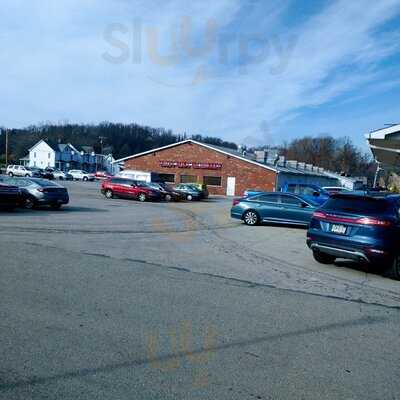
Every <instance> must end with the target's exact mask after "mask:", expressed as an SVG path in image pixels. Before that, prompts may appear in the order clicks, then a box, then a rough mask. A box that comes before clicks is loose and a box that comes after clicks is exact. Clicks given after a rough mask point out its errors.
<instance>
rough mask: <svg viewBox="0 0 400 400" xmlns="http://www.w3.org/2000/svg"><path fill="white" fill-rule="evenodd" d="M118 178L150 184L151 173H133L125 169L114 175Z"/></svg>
mask: <svg viewBox="0 0 400 400" xmlns="http://www.w3.org/2000/svg"><path fill="white" fill-rule="evenodd" d="M116 176H117V177H119V178H127V179H133V180H135V181H143V182H151V172H144V171H134V170H132V169H125V170H123V171H121V172H119V173H118V175H116Z"/></svg>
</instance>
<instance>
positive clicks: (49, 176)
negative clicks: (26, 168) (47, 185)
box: [30, 167, 54, 180]
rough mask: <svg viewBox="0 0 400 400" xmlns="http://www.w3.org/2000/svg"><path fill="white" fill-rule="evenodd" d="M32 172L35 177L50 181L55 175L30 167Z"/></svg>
mask: <svg viewBox="0 0 400 400" xmlns="http://www.w3.org/2000/svg"><path fill="white" fill-rule="evenodd" d="M30 170H31V171H33V172H34V173H35V175H36V176H37V177H39V178H43V179H49V180H52V179H54V175H53V173H52V172H50V171H48V170H46V169H41V168H36V167H30Z"/></svg>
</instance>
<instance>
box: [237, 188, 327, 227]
mask: <svg viewBox="0 0 400 400" xmlns="http://www.w3.org/2000/svg"><path fill="white" fill-rule="evenodd" d="M318 207H319V204H318V203H316V202H313V201H311V200H308V199H307V200H305V199H304V198H303V197H302V196H300V195H294V194H290V193H280V192H265V193H261V194H258V195H255V196H250V197H246V198H241V199H235V200H234V201H233V206H232V209H231V217H232V218H237V219H241V220H243V221H244V223H245V224H246V225H257V224H260V223H262V222H269V223H278V224H293V225H301V226H308V225H309V223H310V221H311V217H312V215H313V213H314V211H315V210H316V209H317V208H318Z"/></svg>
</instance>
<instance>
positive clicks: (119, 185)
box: [111, 178, 127, 197]
mask: <svg viewBox="0 0 400 400" xmlns="http://www.w3.org/2000/svg"><path fill="white" fill-rule="evenodd" d="M125 182H126V179H123V178H114V179H112V180H111V183H112V191H113V192H114V193H115V194H116V195H117V196H120V197H126V196H127V189H126V186H125Z"/></svg>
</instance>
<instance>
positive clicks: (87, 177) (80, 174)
mask: <svg viewBox="0 0 400 400" xmlns="http://www.w3.org/2000/svg"><path fill="white" fill-rule="evenodd" d="M68 174H70V175H71V176H72V178H73V179H74V180H77V181H85V182H87V181H94V178H95V176H94V174H92V173H90V172H86V171H83V170H81V169H71V170H69V171H68Z"/></svg>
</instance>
